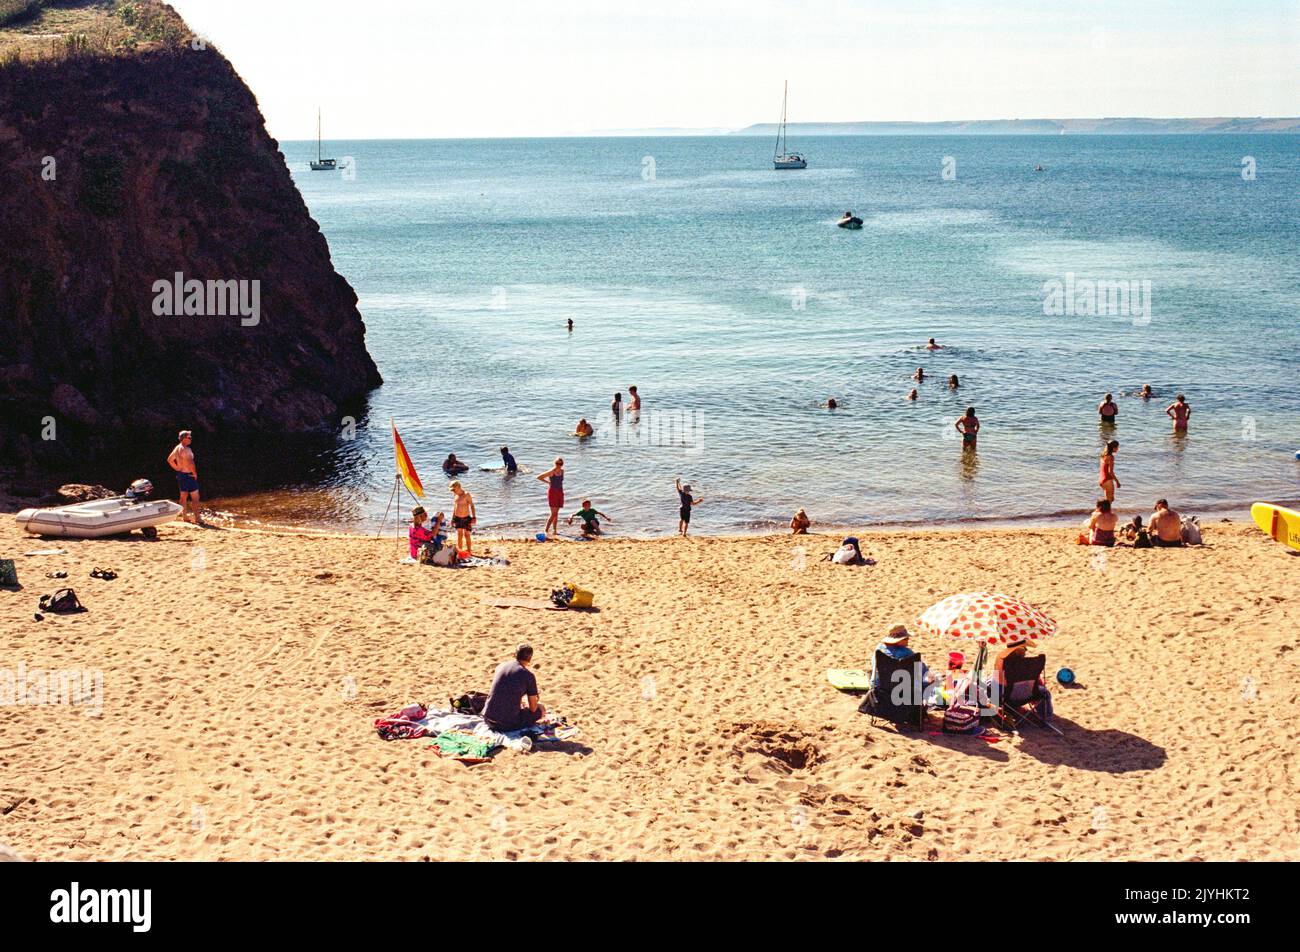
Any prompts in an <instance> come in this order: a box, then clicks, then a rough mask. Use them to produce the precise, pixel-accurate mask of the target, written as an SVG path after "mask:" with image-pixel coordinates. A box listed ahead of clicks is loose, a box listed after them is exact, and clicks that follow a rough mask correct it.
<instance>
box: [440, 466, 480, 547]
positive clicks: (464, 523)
mask: <svg viewBox="0 0 1300 952" xmlns="http://www.w3.org/2000/svg"><path fill="white" fill-rule="evenodd" d="M447 488H448V489H450V490H451V494H452V495H453V496H455V497H456V500H455V502H453V503H452V509H451V524H452V525H453V526H454V527H455V528H456V548H457V550H458V551H460V552H464V553H466V554H473V552H474V548H473V539H471V538H470V534H471V530H472V529H473V528H474V523H476V522H478V510H476V509H475V508H474V497H473V496H471V495H470V494H469V493H467V492H465V487H464V486H462V485H461V484H460V480H459V479H458V480H456V481H455V482H453V483H452V484H451V485H450V486H448V487H447Z"/></svg>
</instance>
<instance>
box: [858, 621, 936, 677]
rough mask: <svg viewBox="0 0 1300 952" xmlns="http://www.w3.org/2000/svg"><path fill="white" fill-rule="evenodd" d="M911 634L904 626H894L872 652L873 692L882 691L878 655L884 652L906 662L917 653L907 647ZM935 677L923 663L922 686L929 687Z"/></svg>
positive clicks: (896, 659)
mask: <svg viewBox="0 0 1300 952" xmlns="http://www.w3.org/2000/svg"><path fill="white" fill-rule="evenodd" d="M911 637H912V635H911V632H909V631H908V630H907V626H906V625H903V624H898V625H894V627H892V628H890V629H889V634H887V635H885V637H884V638H882V639H880V644H878V645H876V650H875V651H873V652H871V690H873V691H879V690H880V672H878V671H877V670H876V655H877V654H878V653H879V652H884V653H885V654H886V655H888V656H889V657H891V658H893V659H894V660H895V661H906V660H907V659H908V658H911V657H913V656H914V655H915V654H916V652H915V651H913V650H912V649H911V648H909V647H908V646H907V641H908V639H909V638H911ZM934 680H935V679H934V675H933V674H931V673H930V671H929V669H928V668H926V666H925V662H924V661H922V662H921V684H922V685H929V684H933V683H934Z"/></svg>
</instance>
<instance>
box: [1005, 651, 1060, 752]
mask: <svg viewBox="0 0 1300 952" xmlns="http://www.w3.org/2000/svg"><path fill="white" fill-rule="evenodd" d="M1046 665H1047V655H1032V656H1031V655H1024V654H1017V655H1012V656H1011V657H1009V658H1007V660H1006V661H1004V662H1002V677H1003V680H1005V681H1006V686H1005V687H1004V688H1003V689H1002V696H1001V697H1000V698H999V702H1000V709H999V714H1000V716H1001V718H1002V719H1003V720H1004V721H1006V722H1008V723H1012V724H1019V723H1022V722H1024V721H1031V722H1033V723H1034V724H1037V725H1038V726H1039V727H1046V728H1048V729H1049V730H1053V731H1056V733H1058V734H1060V733H1061V732H1060V731H1059V730H1056V728H1055V727H1053V726H1052V725H1051V724H1049V723H1048V722H1047V721H1045V720H1044V719H1043V718H1041V717H1040V716H1039V715H1038V713H1037V712H1036V711H1035V710H1034V709H1033V707H1032V705H1034V704H1036V703H1038V702H1039V701H1041V700H1044V699H1045V698H1046V697H1047V693H1046V689H1045V688H1044V687H1043V685H1042V683H1041V681H1042V677H1043V668H1044V667H1046ZM1062 736H1064V735H1062Z"/></svg>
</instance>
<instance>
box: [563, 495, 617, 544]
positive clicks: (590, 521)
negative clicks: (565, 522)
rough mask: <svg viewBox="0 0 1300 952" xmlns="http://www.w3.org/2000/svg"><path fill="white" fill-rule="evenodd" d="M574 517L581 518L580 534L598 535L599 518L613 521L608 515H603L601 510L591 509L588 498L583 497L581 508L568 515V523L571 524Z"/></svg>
mask: <svg viewBox="0 0 1300 952" xmlns="http://www.w3.org/2000/svg"><path fill="white" fill-rule="evenodd" d="M574 518H579V519H581V520H582V534H583V535H584V536H596V535H600V520H601V519H604V520H605V521H606V522H613V521H614V520H613V519H611V518H610V517H609V516H607V515H605V514H604V513H603V512H598V511H596V510H595V509H593V508H592V507H591V500H590V499H584V500H583V501H582V508H581V509H579V510H578V511H577V512H575V513H573V514H572V515H570V516H569V525H573V520H574Z"/></svg>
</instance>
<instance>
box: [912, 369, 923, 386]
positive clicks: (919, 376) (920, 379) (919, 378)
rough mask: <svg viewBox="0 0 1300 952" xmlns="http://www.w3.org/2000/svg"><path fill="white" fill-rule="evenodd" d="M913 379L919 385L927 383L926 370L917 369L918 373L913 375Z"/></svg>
mask: <svg viewBox="0 0 1300 952" xmlns="http://www.w3.org/2000/svg"><path fill="white" fill-rule="evenodd" d="M912 379H913V380H915V381H916V382H917V383H925V368H924V367H917V368H916V373H914V374H912Z"/></svg>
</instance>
